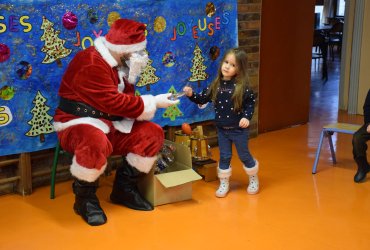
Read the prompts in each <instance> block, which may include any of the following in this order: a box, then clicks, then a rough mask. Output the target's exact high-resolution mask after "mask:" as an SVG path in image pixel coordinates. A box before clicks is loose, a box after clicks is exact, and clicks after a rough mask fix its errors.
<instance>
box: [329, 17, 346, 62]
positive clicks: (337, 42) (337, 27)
mask: <svg viewBox="0 0 370 250" xmlns="http://www.w3.org/2000/svg"><path fill="white" fill-rule="evenodd" d="M342 39H343V22H336V23H335V24H334V25H333V27H332V28H331V29H330V30H329V32H328V44H329V51H330V56H331V60H332V61H334V47H336V48H337V52H338V53H339V55H340V53H341V50H342Z"/></svg>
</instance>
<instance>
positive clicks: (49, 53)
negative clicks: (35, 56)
mask: <svg viewBox="0 0 370 250" xmlns="http://www.w3.org/2000/svg"><path fill="white" fill-rule="evenodd" d="M53 26H54V23H52V22H50V21H49V20H48V19H47V18H46V17H45V16H43V17H42V24H41V29H42V30H44V33H43V34H42V36H41V38H40V39H41V41H44V42H45V44H44V46H43V47H42V49H41V51H42V52H44V53H46V56H45V58H44V60H43V61H42V63H52V62H54V61H56V63H57V65H58V67H62V62H61V61H60V59H61V58H64V57H66V56H68V55H69V54H71V52H72V50H71V49H66V48H65V47H64V44H65V42H66V41H65V40H63V39H60V38H59V37H58V35H59V33H60V30H54V28H53Z"/></svg>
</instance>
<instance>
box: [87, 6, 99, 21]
mask: <svg viewBox="0 0 370 250" xmlns="http://www.w3.org/2000/svg"><path fill="white" fill-rule="evenodd" d="M87 19H89V22H90V23H92V24H94V23H96V22H97V21H98V13H97V12H96V11H95V10H94V9H89V10H88V11H87Z"/></svg>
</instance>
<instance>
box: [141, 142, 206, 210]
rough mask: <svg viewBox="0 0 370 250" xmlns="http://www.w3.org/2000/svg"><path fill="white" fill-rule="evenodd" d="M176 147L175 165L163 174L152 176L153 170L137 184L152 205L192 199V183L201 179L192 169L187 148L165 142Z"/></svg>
mask: <svg viewBox="0 0 370 250" xmlns="http://www.w3.org/2000/svg"><path fill="white" fill-rule="evenodd" d="M165 143H166V144H167V143H169V144H173V145H174V146H175V147H176V150H175V152H174V156H175V163H174V164H173V165H172V166H170V167H169V168H168V169H167V171H166V172H165V173H160V174H154V168H153V169H152V170H151V171H150V172H149V174H147V175H146V176H145V177H144V178H143V179H142V181H141V182H140V183H139V189H140V192H141V193H142V195H143V196H144V197H145V198H146V199H147V200H148V201H149V202H150V203H151V204H152V205H153V206H158V205H162V204H167V203H173V202H178V201H183V200H189V199H191V197H192V182H193V181H196V180H200V179H202V177H201V176H200V175H199V174H197V173H196V172H195V171H194V170H193V169H192V161H191V154H190V149H189V147H187V146H185V145H182V144H178V143H174V142H171V141H167V140H166V141H165Z"/></svg>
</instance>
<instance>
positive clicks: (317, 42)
mask: <svg viewBox="0 0 370 250" xmlns="http://www.w3.org/2000/svg"><path fill="white" fill-rule="evenodd" d="M312 46H313V48H315V51H314V52H312V60H314V62H315V64H316V61H319V60H321V59H322V60H323V62H322V77H321V79H322V80H325V81H327V80H328V66H327V55H328V40H327V38H326V37H325V34H324V33H323V32H321V31H314V36H313V44H312Z"/></svg>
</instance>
